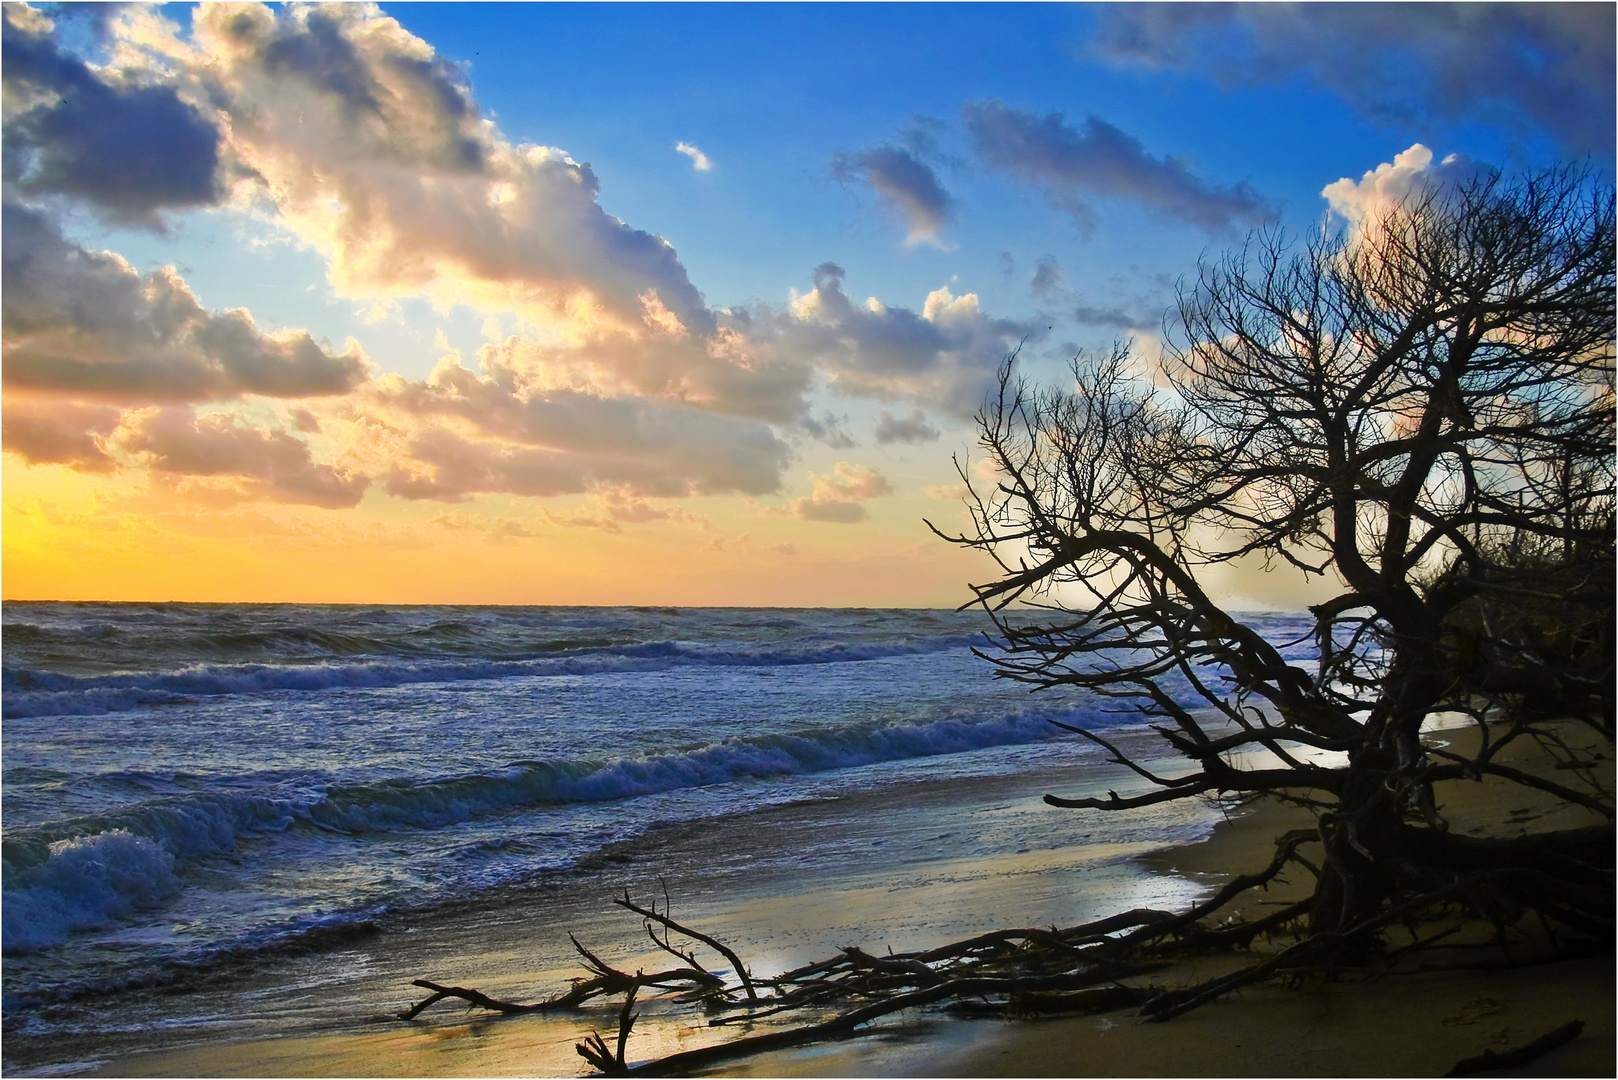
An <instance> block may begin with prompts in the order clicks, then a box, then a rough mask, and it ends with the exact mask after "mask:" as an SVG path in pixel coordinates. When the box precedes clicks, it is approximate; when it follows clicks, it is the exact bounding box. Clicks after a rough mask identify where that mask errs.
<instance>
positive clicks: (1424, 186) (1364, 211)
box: [1320, 143, 1473, 227]
mask: <svg viewBox="0 0 1618 1080" xmlns="http://www.w3.org/2000/svg"><path fill="white" fill-rule="evenodd" d="M1472 167H1473V166H1472V164H1471V162H1469V161H1467V160H1466V159H1465V158H1462V157H1461V156H1460V155H1459V154H1450V155H1449V156H1448V157H1446V158H1444V160H1443V161H1441V162H1439V163H1438V164H1437V165H1434V164H1433V152H1432V151H1431V150H1429V149H1428V148H1427V147H1425V146H1423V145H1422V144H1421V143H1416V144H1414V145H1413V146H1411V147H1410V149H1408V150H1403V151H1401V152H1399V153H1398V154H1395V155H1394V157H1393V160H1392V161H1385V162H1383V163H1382V164H1380V165H1378V166H1377V167H1376V168H1374V169H1368V170H1366V172H1365V174H1364V175H1363V176H1361V177H1360V179H1359V180H1358V181H1357V182H1356V181H1354V180H1352V179H1350V178H1349V177H1346V176H1345V177H1343V178H1342V179H1341V180H1335V181H1333V182H1332V183H1330V184H1327V185H1326V186H1325V188H1323V189H1322V190H1321V192H1320V194H1321V195H1322V196H1323V197H1324V198H1325V199H1326V203H1327V205H1328V206H1330V208H1331V211H1332V213H1334V214H1336V215H1337V216H1338V217H1340V218H1342V219H1343V220H1344V221H1346V222H1348V223H1349V224H1350V225H1353V226H1356V227H1357V226H1359V225H1361V224H1363V223H1365V222H1367V221H1370V220H1374V219H1375V218H1377V217H1379V216H1380V215H1382V214H1385V213H1386V212H1387V211H1388V210H1390V209H1392V208H1393V207H1395V206H1398V205H1400V204H1402V203H1403V202H1404V201H1405V200H1406V199H1408V198H1410V197H1411V196H1412V195H1419V194H1420V193H1421V192H1423V191H1426V190H1429V189H1431V188H1434V187H1437V186H1438V185H1440V184H1444V183H1446V182H1450V181H1454V180H1457V179H1461V178H1463V177H1465V176H1466V175H1467V174H1468V173H1469V172H1470V171H1471V169H1472Z"/></svg>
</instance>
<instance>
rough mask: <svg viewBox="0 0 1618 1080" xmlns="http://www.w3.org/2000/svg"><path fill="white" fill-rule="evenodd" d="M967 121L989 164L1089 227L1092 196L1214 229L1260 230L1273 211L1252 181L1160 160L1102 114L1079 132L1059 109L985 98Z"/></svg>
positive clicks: (966, 110)
mask: <svg viewBox="0 0 1618 1080" xmlns="http://www.w3.org/2000/svg"><path fill="white" fill-rule="evenodd" d="M961 120H962V122H963V123H964V124H965V126H966V130H967V134H968V135H970V136H971V138H972V143H973V148H974V150H975V151H976V153H977V156H978V158H979V159H980V160H981V161H982V162H983V163H984V164H985V165H986V166H988V167H989V168H991V169H994V170H996V171H999V172H1003V173H1006V174H1007V175H1009V176H1013V177H1016V178H1017V179H1019V180H1023V181H1025V182H1027V183H1030V184H1033V185H1035V186H1036V187H1039V188H1041V189H1043V190H1044V192H1045V195H1046V198H1047V199H1048V200H1049V201H1050V203H1051V205H1052V206H1053V207H1055V208H1056V209H1059V210H1063V211H1066V212H1067V213H1069V214H1071V215H1072V216H1073V218H1074V220H1075V221H1076V222H1077V223H1078V224H1079V225H1080V226H1081V227H1082V228H1086V229H1088V228H1090V227H1092V226H1093V224H1094V211H1093V210H1092V209H1091V207H1090V205H1089V203H1088V202H1087V201H1086V200H1088V199H1091V198H1108V199H1124V200H1129V201H1132V202H1138V203H1140V204H1141V205H1143V206H1145V207H1146V208H1147V209H1148V210H1150V211H1152V212H1154V213H1157V214H1160V215H1162V216H1164V217H1169V218H1176V219H1178V220H1180V221H1185V222H1189V223H1190V224H1193V225H1199V226H1201V227H1203V228H1206V229H1223V228H1227V227H1229V226H1232V225H1255V224H1258V223H1259V222H1261V221H1263V220H1264V219H1265V217H1266V216H1268V213H1269V211H1268V208H1267V207H1266V206H1265V204H1264V201H1263V200H1262V199H1261V198H1260V197H1259V195H1258V193H1257V192H1255V191H1254V190H1253V189H1252V188H1250V187H1249V186H1248V185H1247V184H1246V183H1245V182H1243V183H1240V184H1237V185H1235V186H1233V187H1219V186H1217V185H1214V184H1210V183H1208V182H1207V181H1205V180H1202V179H1200V178H1198V177H1197V176H1196V175H1194V174H1193V173H1192V172H1191V170H1190V169H1189V168H1187V167H1186V165H1185V163H1184V162H1183V161H1180V160H1179V159H1177V158H1159V157H1153V156H1152V155H1151V154H1149V153H1147V152H1146V149H1145V147H1144V146H1142V145H1141V142H1140V140H1139V139H1136V138H1135V137H1134V136H1132V135H1130V134H1128V133H1126V132H1124V131H1121V130H1119V129H1118V128H1116V127H1114V126H1113V125H1111V124H1109V123H1107V122H1106V121H1105V120H1102V119H1101V118H1100V117H1097V116H1088V117H1086V118H1085V120H1084V124H1083V126H1082V127H1073V126H1071V125H1069V124H1068V123H1067V118H1066V117H1065V116H1063V115H1062V114H1061V113H1058V112H1053V113H1047V114H1045V115H1044V116H1039V115H1037V114H1035V113H1031V112H1027V111H1025V110H1022V109H1013V108H1008V107H1007V106H1005V105H1003V104H1001V103H1000V102H998V101H982V102H971V103H968V104H967V105H965V106H963V107H962V109H961Z"/></svg>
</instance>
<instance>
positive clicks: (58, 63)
mask: <svg viewBox="0 0 1618 1080" xmlns="http://www.w3.org/2000/svg"><path fill="white" fill-rule="evenodd" d="M0 27H3V28H0V72H3V77H4V96H5V112H6V118H7V119H6V122H5V150H4V170H5V178H6V182H7V184H8V185H11V186H14V187H15V189H16V190H18V191H20V192H22V193H25V194H30V195H66V196H70V197H73V198H77V199H83V200H85V201H86V202H88V203H90V204H91V205H92V206H94V207H95V208H96V209H97V211H99V212H100V213H101V214H102V215H103V216H104V217H106V218H108V219H111V220H114V221H118V222H121V223H126V224H154V223H155V222H156V220H157V218H156V216H155V215H156V214H157V213H158V211H161V210H164V209H168V208H179V207H187V206H203V205H208V204H211V203H213V202H215V201H217V199H218V198H219V196H220V185H219V179H218V172H219V131H218V129H217V128H216V127H215V125H214V124H213V122H212V121H210V120H209V119H208V118H207V117H205V116H204V115H203V114H202V113H200V112H198V111H197V110H196V109H195V108H193V107H192V106H191V105H190V104H189V103H187V102H186V101H184V100H183V99H182V98H181V97H180V96H179V94H178V93H177V92H176V91H175V89H174V88H173V87H171V86H165V85H156V84H141V83H138V82H133V81H128V80H125V79H109V78H106V77H104V76H103V75H102V73H100V72H97V71H95V70H94V69H92V68H90V67H89V66H88V65H87V64H85V63H84V62H83V61H82V60H79V59H78V58H76V57H73V56H69V55H68V54H66V53H64V52H62V51H61V50H60V49H58V48H57V45H56V42H55V41H54V39H53V38H52V37H51V36H50V35H49V34H48V33H34V32H31V31H30V30H29V29H25V28H24V27H22V26H19V25H18V24H17V23H16V22H14V21H13V18H12V13H11V12H7V15H6V17H5V18H4V19H3V20H0Z"/></svg>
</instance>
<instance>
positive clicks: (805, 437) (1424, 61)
mask: <svg viewBox="0 0 1618 1080" xmlns="http://www.w3.org/2000/svg"><path fill="white" fill-rule="evenodd" d="M3 30H4V42H3V48H4V54H3V57H0V78H3V82H4V133H3V151H4V173H3V177H4V220H3V227H0V242H3V248H4V267H3V280H0V307H3V338H4V343H3V347H4V355H3V363H0V375H3V392H4V410H3V422H0V435H3V444H4V454H3V476H0V500H3V521H0V538H3V545H4V550H3V561H0V590H3V595H4V596H5V597H6V598H8V599H61V600H149V601H162V600H186V601H220V602H273V601H294V602H332V603H478V604H483V603H524V604H677V605H788V606H817V605H835V606H861V607H887V606H956V605H958V604H960V603H962V602H964V601H966V600H967V599H969V598H970V593H969V592H968V590H967V587H966V586H967V582H969V581H984V580H989V579H992V577H993V572H992V569H993V568H992V566H991V565H990V564H988V563H987V562H986V560H985V558H984V556H982V555H980V554H977V553H973V552H970V551H963V550H960V549H958V548H956V547H954V546H951V545H950V544H948V543H946V542H945V541H944V540H941V539H939V538H938V537H937V536H935V535H934V534H933V532H932V531H931V530H930V529H929V528H928V525H927V522H928V521H931V522H932V523H933V524H934V525H936V526H937V527H938V528H939V529H941V530H943V531H944V532H956V531H959V530H961V529H962V528H963V527H965V526H966V524H967V518H966V515H965V512H964V509H963V507H962V503H961V497H962V493H963V487H962V484H961V481H960V478H959V475H958V474H957V471H956V468H957V464H956V463H957V462H959V463H960V467H961V468H963V469H964V470H965V471H966V473H967V475H969V476H973V477H981V476H982V475H983V474H982V473H981V471H980V465H979V459H980V457H981V455H980V454H979V453H978V452H977V450H976V443H975V427H974V423H973V417H974V415H975V413H976V411H977V409H978V408H979V407H980V405H981V404H982V402H983V398H984V394H985V392H986V391H987V390H988V389H989V388H990V387H991V386H992V385H993V382H994V378H995V372H996V370H997V369H998V367H999V366H1000V364H1001V363H1002V362H1003V360H1004V359H1005V358H1006V357H1007V356H1008V355H1010V354H1012V353H1016V355H1017V364H1018V368H1019V370H1020V371H1021V372H1022V373H1023V374H1025V375H1027V376H1028V377H1030V378H1033V379H1037V380H1059V379H1061V378H1062V376H1063V372H1064V370H1065V365H1066V364H1067V362H1068V361H1069V360H1070V359H1071V358H1072V357H1073V356H1074V355H1076V354H1078V353H1080V352H1082V351H1094V350H1103V349H1106V348H1108V347H1110V346H1111V345H1112V344H1113V343H1114V342H1131V343H1132V347H1133V349H1134V350H1135V351H1136V353H1137V354H1138V355H1139V356H1140V357H1142V358H1143V362H1145V363H1149V362H1150V361H1151V358H1153V357H1155V356H1157V355H1159V354H1160V353H1161V350H1162V348H1163V347H1164V339H1165V334H1166V333H1171V332H1172V326H1171V325H1170V324H1169V323H1168V322H1167V321H1166V318H1167V313H1168V312H1169V311H1170V309H1171V308H1172V306H1173V304H1174V300H1175V296H1176V288H1177V287H1178V285H1179V283H1181V282H1182V281H1185V280H1188V279H1190V278H1194V276H1195V274H1196V269H1197V266H1198V262H1199V260H1205V259H1215V258H1218V257H1219V256H1220V254H1221V253H1222V252H1225V251H1227V250H1229V249H1232V248H1234V247H1236V246H1239V245H1240V244H1241V243H1242V242H1243V240H1244V239H1245V238H1246V237H1248V236H1249V235H1251V234H1253V233H1254V232H1255V231H1257V230H1275V229H1280V230H1284V231H1285V232H1286V233H1287V234H1288V235H1291V236H1298V235H1305V234H1307V233H1309V232H1310V231H1311V230H1318V229H1321V228H1338V227H1344V225H1345V224H1346V223H1348V222H1351V221H1353V220H1355V218H1356V216H1357V215H1359V214H1362V213H1364V212H1365V211H1366V209H1367V208H1368V207H1375V206H1377V205H1383V204H1385V203H1386V202H1387V201H1388V200H1391V199H1396V198H1398V197H1399V196H1401V195H1402V194H1404V193H1406V192H1408V191H1410V190H1413V189H1415V188H1418V187H1420V186H1421V185H1423V184H1425V183H1429V182H1433V181H1435V180H1436V181H1441V180H1442V179H1443V178H1444V177H1445V176H1447V175H1450V174H1451V173H1452V172H1453V171H1455V170H1461V169H1473V168H1477V167H1493V168H1499V169H1502V170H1505V171H1507V172H1510V171H1512V170H1514V169H1529V168H1538V167H1543V166H1545V165H1548V164H1553V163H1558V162H1571V163H1582V164H1584V165H1587V166H1588V167H1590V168H1593V169H1594V170H1596V171H1597V172H1598V173H1599V174H1601V175H1603V176H1606V177H1608V178H1610V177H1611V174H1612V171H1613V155H1614V146H1613V133H1614V47H1613V42H1614V6H1613V5H1611V4H1567V5H1561V4H1528V5H1521V6H1519V5H1512V4H1489V5H1478V6H1473V5H1464V4H1412V5H1404V4H1346V5H1336V4H1302V5H1293V4H1279V3H1277V4H1253V5H1249V4H1221V5H1195V4H1185V5H1180V4H1168V5H1157V4H1131V5H1057V4H1041V5H1018V4H993V5H975V4H947V5H932V4H896V5H860V4H836V5H809V4H805V5H799V4H764V5H751V4H720V5H706V4H659V5H639V4H558V5H545V4H489V5H484V4H399V5H393V4H385V5H381V6H377V5H372V4H342V5H330V6H322V5H311V6H304V5H287V6H271V7H265V6H260V5H256V4H245V5H217V6H215V5H200V6H190V5H168V6H143V5H83V6H79V5H40V6H29V5H27V4H21V3H6V4H5V5H4V27H3ZM1211 585H1212V590H1213V591H1214V593H1215V594H1216V595H1218V596H1220V597H1221V598H1222V599H1224V600H1226V602H1227V603H1230V604H1233V605H1235V606H1247V607H1297V606H1299V605H1301V604H1302V603H1303V602H1305V601H1307V600H1309V599H1311V598H1312V597H1313V593H1311V592H1310V589H1309V587H1307V586H1305V585H1303V584H1301V583H1300V582H1299V581H1298V580H1297V579H1295V578H1293V577H1290V576H1287V575H1283V574H1275V573H1266V572H1265V569H1264V568H1263V567H1261V566H1228V567H1223V568H1220V569H1219V570H1218V572H1217V574H1216V575H1215V576H1214V577H1213V578H1212V580H1211ZM1316 588H1319V586H1318V585H1317V586H1316Z"/></svg>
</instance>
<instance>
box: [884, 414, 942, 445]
mask: <svg viewBox="0 0 1618 1080" xmlns="http://www.w3.org/2000/svg"><path fill="white" fill-rule="evenodd" d="M937 439H938V429H937V428H935V427H933V426H932V425H931V424H929V423H927V414H926V413H924V412H922V411H921V410H920V409H912V410H910V415H909V416H906V417H898V416H894V415H893V414H892V413H890V412H888V411H887V410H886V409H884V410H883V411H882V419H881V421H880V422H879V423H878V424H877V425H876V441H877V442H878V443H881V444H887V443H924V442H936V441H937Z"/></svg>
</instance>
